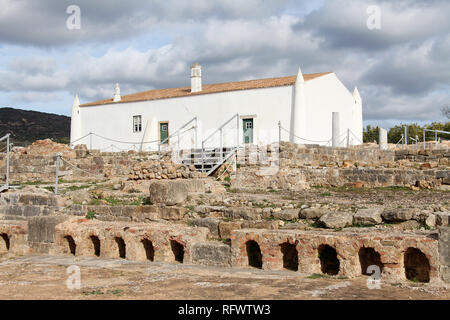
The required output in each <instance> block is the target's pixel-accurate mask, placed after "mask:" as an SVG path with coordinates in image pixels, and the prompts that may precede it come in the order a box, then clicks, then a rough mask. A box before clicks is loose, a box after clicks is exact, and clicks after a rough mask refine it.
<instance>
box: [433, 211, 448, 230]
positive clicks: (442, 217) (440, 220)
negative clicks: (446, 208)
mask: <svg viewBox="0 0 450 320" xmlns="http://www.w3.org/2000/svg"><path fill="white" fill-rule="evenodd" d="M449 222H450V212H436V225H438V226H441V227H448V226H450V224H449Z"/></svg>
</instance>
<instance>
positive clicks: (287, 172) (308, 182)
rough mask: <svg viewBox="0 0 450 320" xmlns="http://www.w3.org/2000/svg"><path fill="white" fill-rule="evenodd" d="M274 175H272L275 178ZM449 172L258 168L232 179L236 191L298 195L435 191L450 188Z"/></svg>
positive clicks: (388, 169) (245, 170) (244, 170)
mask: <svg viewBox="0 0 450 320" xmlns="http://www.w3.org/2000/svg"><path fill="white" fill-rule="evenodd" d="M272 173H273V174H272ZM449 177H450V171H449V170H442V169H429V170H414V169H408V168H397V169H394V168H392V169H391V168H328V167H324V168H312V167H304V168H289V167H288V168H286V167H280V168H278V169H277V170H276V171H273V172H271V174H269V175H268V174H266V173H265V172H264V170H261V168H259V167H251V166H248V167H241V168H240V169H239V170H238V173H237V175H236V177H233V178H232V179H231V185H232V187H234V188H241V189H252V188H253V189H259V190H265V189H267V188H272V189H284V190H292V191H298V190H302V189H304V188H309V187H311V186H359V187H362V186H364V187H389V186H405V187H411V186H417V187H418V188H419V187H420V188H433V187H436V186H439V185H441V184H450V181H449Z"/></svg>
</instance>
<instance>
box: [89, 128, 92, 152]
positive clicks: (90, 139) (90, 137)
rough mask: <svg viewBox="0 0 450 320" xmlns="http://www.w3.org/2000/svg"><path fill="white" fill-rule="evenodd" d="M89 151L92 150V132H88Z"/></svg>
mask: <svg viewBox="0 0 450 320" xmlns="http://www.w3.org/2000/svg"><path fill="white" fill-rule="evenodd" d="M89 144H90V146H89V150H92V132H89Z"/></svg>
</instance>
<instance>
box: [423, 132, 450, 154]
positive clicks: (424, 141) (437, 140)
mask: <svg viewBox="0 0 450 320" xmlns="http://www.w3.org/2000/svg"><path fill="white" fill-rule="evenodd" d="M427 131H428V132H434V141H435V142H436V143H438V142H439V141H440V140H439V139H438V134H439V133H442V134H447V135H450V132H448V131H443V130H432V129H423V150H425V149H426V140H427V137H426V132H427Z"/></svg>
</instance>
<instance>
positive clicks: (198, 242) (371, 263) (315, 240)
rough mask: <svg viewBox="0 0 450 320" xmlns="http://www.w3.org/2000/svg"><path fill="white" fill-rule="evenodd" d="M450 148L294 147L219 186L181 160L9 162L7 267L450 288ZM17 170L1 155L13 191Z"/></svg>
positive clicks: (245, 164) (148, 155)
mask: <svg viewBox="0 0 450 320" xmlns="http://www.w3.org/2000/svg"><path fill="white" fill-rule="evenodd" d="M448 147H449V145H448V144H445V143H440V144H439V146H438V145H435V144H433V143H428V144H427V146H426V147H425V148H423V147H422V146H417V145H413V146H408V147H405V148H401V147H400V148H391V149H390V150H381V149H380V148H378V146H377V145H373V144H365V145H362V146H352V147H349V148H331V147H322V146H316V145H294V144H290V143H285V142H283V143H281V144H280V145H279V149H278V154H277V157H273V155H271V151H270V149H268V148H266V149H265V147H258V148H254V149H253V150H247V149H242V150H239V152H238V153H239V154H238V155H237V157H236V158H237V164H236V165H234V166H233V165H229V164H230V161H233V159H234V158H233V159H232V158H230V160H229V161H228V162H226V163H224V164H223V165H222V166H220V167H219V168H218V169H217V170H216V171H215V172H214V174H213V175H210V176H207V175H206V174H205V173H202V172H198V171H197V170H196V168H195V167H194V166H192V165H186V164H183V163H181V164H180V163H178V164H177V163H174V162H173V161H172V160H171V156H170V154H169V153H164V154H163V156H162V158H161V159H160V160H159V159H158V154H157V153H156V152H141V153H140V152H135V151H128V152H119V153H109V152H100V151H96V150H87V148H86V147H85V146H82V145H79V146H77V147H75V148H74V149H71V148H69V147H68V146H66V145H62V144H57V143H54V142H52V141H50V140H44V141H37V142H35V143H34V144H32V145H30V146H29V147H26V148H13V149H12V151H11V154H10V159H9V165H10V174H9V188H8V189H7V190H4V191H3V192H2V193H1V194H0V216H1V220H0V255H1V256H9V255H10V256H14V255H33V254H47V255H72V256H80V257H83V256H87V257H100V258H108V259H109V258H111V259H127V260H132V261H142V262H147V263H149V264H151V263H154V262H158V261H163V262H167V263H174V264H192V265H204V266H205V265H206V266H216V267H227V268H253V269H255V270H257V269H262V270H287V271H289V272H292V273H298V274H305V275H313V274H321V275H326V276H330V277H344V278H356V277H363V276H366V277H367V276H370V275H372V274H373V272H374V271H373V269H374V267H375V268H379V270H380V272H381V277H382V279H383V280H385V281H404V282H407V281H412V282H422V283H434V284H443V285H444V284H448V283H449V281H450V237H449V235H450V228H449V219H450V194H449V190H450V174H449V172H450V170H449V158H450V151H449V148H448ZM57 154H59V155H57ZM58 157H60V159H59V160H58V159H57V158H58ZM264 157H266V158H264ZM263 158H264V159H265V161H260V160H258V159H263ZM255 159H256V160H255ZM57 160H58V161H57ZM57 163H58V177H57V178H56V176H55V174H56V173H55V172H56V165H57ZM5 166H6V157H5V155H4V154H0V174H1V175H2V176H1V177H0V185H2V184H3V181H4V179H5V178H6V177H5V174H4V173H5V169H4V168H5ZM56 181H57V187H56ZM56 188H57V190H55V189H56Z"/></svg>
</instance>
